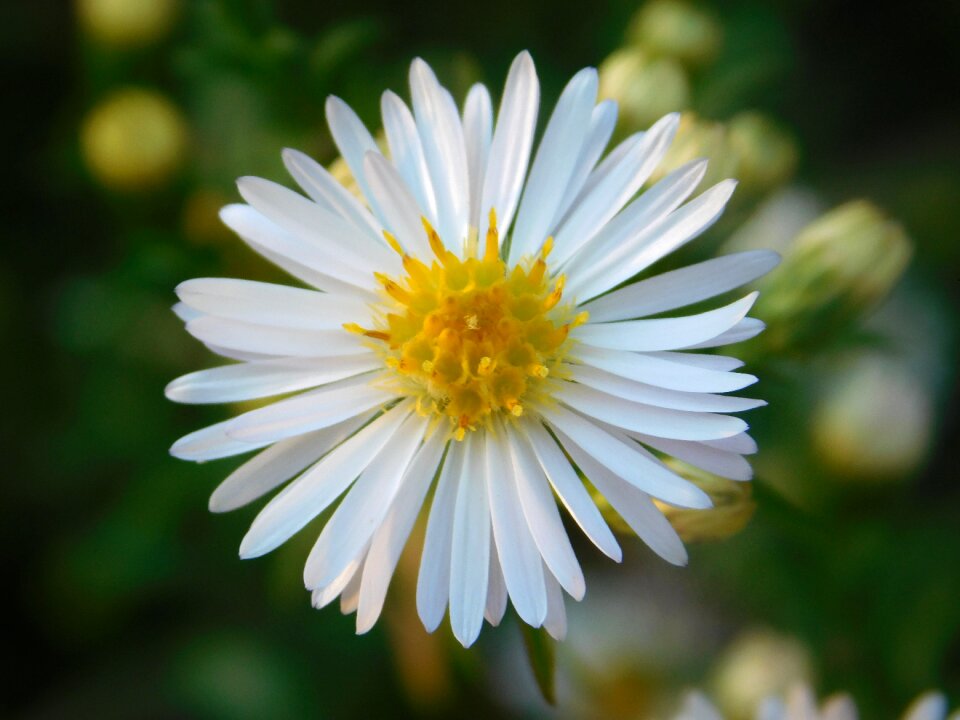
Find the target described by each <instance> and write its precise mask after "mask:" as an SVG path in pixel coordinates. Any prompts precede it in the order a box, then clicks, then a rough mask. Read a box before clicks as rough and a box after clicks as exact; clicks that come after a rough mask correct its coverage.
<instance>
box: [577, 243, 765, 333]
mask: <svg viewBox="0 0 960 720" xmlns="http://www.w3.org/2000/svg"><path fill="white" fill-rule="evenodd" d="M778 262H780V256H779V255H778V254H777V253H775V252H772V251H770V250H750V251H747V252H741V253H734V254H733V255H725V256H723V257H718V258H713V259H711V260H705V261H704V262H700V263H697V264H696V265H689V266H687V267H685V268H680V269H679V270H671V271H670V272H665V273H663V274H661V275H655V276H654V277H651V278H647V279H646V280H641V281H640V282H636V283H633V284H632V285H628V286H627V287H624V288H621V289H619V290H614V291H613V292H612V293H609V294H607V295H604V296H603V297H601V298H598V299H596V300H591V301H590V302H589V303H587V304H586V305H584V306H583V309H584V310H587V311H588V312H589V313H590V322H594V323H600V322H612V321H617V320H628V319H631V318H639V317H643V316H645V315H654V314H656V313H659V312H664V311H666V310H673V309H675V308H680V307H684V306H686V305H692V304H693V303H696V302H700V301H701V300H706V299H707V298H711V297H715V296H716V295H720V294H722V293H725V292H728V291H730V290H733V289H734V288H737V287H739V286H741V285H746V284H747V283H749V282H753V281H754V280H756V279H757V278H758V277H761V276H763V275H765V274H767V273H768V272H770V271H771V270H772V269H773V268H774V267H776V265H777V263H778Z"/></svg>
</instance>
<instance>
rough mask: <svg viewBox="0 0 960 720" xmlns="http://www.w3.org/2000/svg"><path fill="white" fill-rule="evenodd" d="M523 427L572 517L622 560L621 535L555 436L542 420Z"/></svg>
mask: <svg viewBox="0 0 960 720" xmlns="http://www.w3.org/2000/svg"><path fill="white" fill-rule="evenodd" d="M522 428H523V432H524V433H525V435H526V437H527V439H528V440H529V441H530V445H531V447H532V448H533V451H534V453H535V454H536V456H537V460H539V461H540V466H541V467H542V468H543V470H544V472H545V473H546V475H547V479H549V480H550V485H551V486H552V487H553V490H554V492H556V493H557V497H559V498H560V501H561V502H562V503H563V506H564V507H565V508H566V509H567V512H569V513H570V517H572V518H573V519H574V521H575V522H576V523H577V525H579V526H580V529H581V530H583V532H584V534H585V535H586V536H587V537H588V538H590V541H591V542H592V543H593V544H594V545H596V546H597V547H598V548H599V549H600V551H601V552H603V553H604V554H605V555H607V557H609V558H611V559H612V560H614V561H616V562H620V560H621V559H622V557H623V553H622V552H621V550H620V546H619V545H618V544H617V539H616V538H615V537H614V536H613V533H612V532H611V531H610V528H609V527H608V526H607V523H606V522H605V521H604V519H603V515H601V514H600V510H598V509H597V506H596V504H595V503H594V502H593V498H591V497H590V493H589V492H587V489H586V488H585V487H584V486H583V483H582V482H581V481H580V478H578V477H577V473H576V471H574V469H573V467H571V465H570V462H569V461H568V460H567V458H565V457H564V455H563V452H561V450H560V448H559V447H558V446H557V444H556V443H555V442H554V441H553V438H552V437H550V435H549V434H548V433H547V431H546V430H544V428H543V426H542V425H541V424H540V423H539V421H531V422H526V423H524V424H523V425H522Z"/></svg>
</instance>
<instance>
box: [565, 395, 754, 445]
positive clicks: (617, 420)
mask: <svg viewBox="0 0 960 720" xmlns="http://www.w3.org/2000/svg"><path fill="white" fill-rule="evenodd" d="M554 387H555V389H554V391H553V393H552V396H553V397H554V398H556V399H557V400H560V401H562V402H564V403H566V404H567V405H569V406H570V407H571V408H573V409H574V410H577V411H578V412H580V413H582V414H584V415H589V416H590V417H593V418H596V419H598V420H601V421H603V422H606V423H609V424H611V425H614V426H615V427H619V428H624V429H627V430H633V431H635V432H642V433H647V434H649V435H654V436H656V437H664V438H672V439H675V440H716V439H717V438H722V437H731V436H732V435H737V434H739V433H741V432H743V431H744V430H746V429H747V424H746V423H745V422H744V421H743V420H741V419H740V418H738V417H733V416H731V415H714V414H712V413H702V412H688V411H685V410H671V409H669V408H662V407H656V406H654V405H641V404H639V403H635V402H632V401H630V400H624V399H623V398H619V397H616V396H614V395H609V394H607V393H605V392H600V391H599V390H595V389H594V388H592V387H589V386H588V385H580V384H578V383H570V382H560V383H556V385H555V386H554Z"/></svg>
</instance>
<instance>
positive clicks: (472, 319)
mask: <svg viewBox="0 0 960 720" xmlns="http://www.w3.org/2000/svg"><path fill="white" fill-rule="evenodd" d="M463 322H465V323H466V325H467V329H468V330H479V329H480V318H478V317H477V316H476V314H473V315H467V316H466V317H465V318H464V319H463Z"/></svg>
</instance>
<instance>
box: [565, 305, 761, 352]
mask: <svg viewBox="0 0 960 720" xmlns="http://www.w3.org/2000/svg"><path fill="white" fill-rule="evenodd" d="M757 295H758V293H756V292H752V293H750V294H749V295H747V296H746V297H744V298H741V299H740V300H737V301H736V302H733V303H730V304H729V305H725V306H723V307H721V308H717V309H716V310H708V311H706V312H702V313H699V314H697V315H684V316H682V317H677V318H656V319H653V320H624V321H622V322H615V323H595V324H594V323H590V324H587V325H582V326H581V327H578V328H576V329H574V331H573V333H571V334H572V335H573V336H574V337H575V338H576V339H577V340H579V341H581V342H583V343H586V344H587V345H593V346H595V347H602V348H607V349H609V350H631V351H638V352H643V351H656V350H675V349H678V348H690V347H694V346H696V345H697V344H698V343H702V342H707V341H710V340H712V339H714V338H716V337H718V336H720V335H722V334H723V333H724V332H726V331H727V330H729V329H730V328H732V327H733V326H734V325H736V324H737V323H738V322H740V321H741V320H742V319H743V318H744V316H746V314H747V313H748V312H749V311H750V308H751V307H753V303H754V302H755V301H756V299H757Z"/></svg>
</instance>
